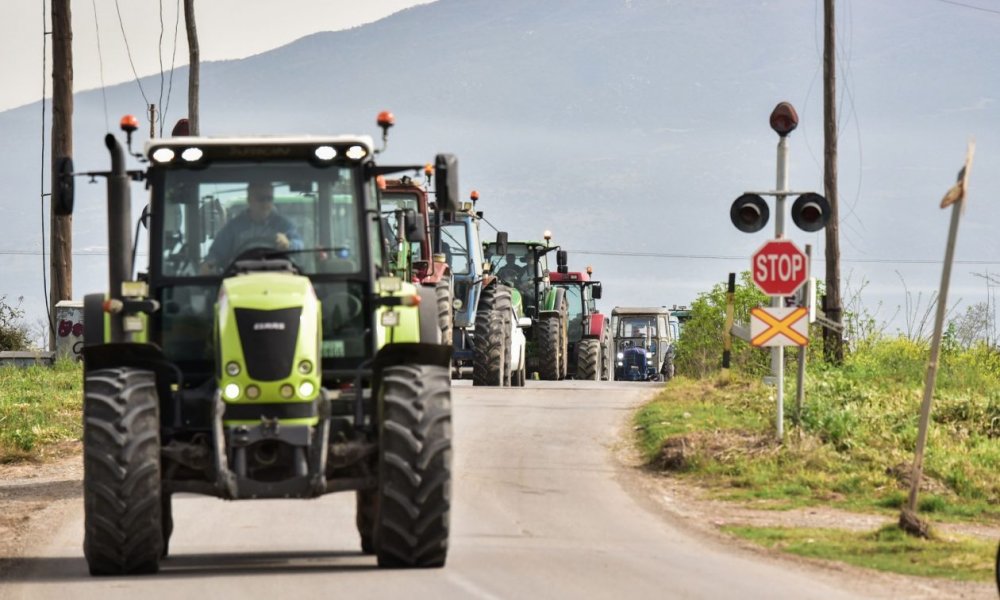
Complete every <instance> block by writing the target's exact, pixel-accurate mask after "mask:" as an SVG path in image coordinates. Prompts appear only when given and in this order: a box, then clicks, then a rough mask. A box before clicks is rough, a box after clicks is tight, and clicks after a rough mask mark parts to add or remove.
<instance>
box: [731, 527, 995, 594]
mask: <svg viewBox="0 0 1000 600" xmlns="http://www.w3.org/2000/svg"><path fill="white" fill-rule="evenodd" d="M723 530H724V531H727V532H729V533H732V534H734V535H736V536H739V537H741V538H744V539H746V540H750V541H752V542H755V543H757V544H760V545H762V546H766V547H768V548H773V549H779V550H781V551H783V552H788V553H790V554H796V555H798V556H805V557H808V558H819V559H825V560H836V561H840V562H845V563H848V564H852V565H856V566H859V567H865V568H870V569H877V570H879V571H889V572H893V573H902V574H905V575H921V576H930V577H940V578H946V579H954V580H958V581H992V579H993V553H994V551H995V548H996V546H995V543H994V542H988V541H986V540H980V539H972V538H966V537H956V538H950V539H941V538H935V539H931V540H924V539H919V538H914V537H911V536H908V535H906V534H905V533H903V532H902V531H901V530H900V529H899V528H898V527H896V526H887V527H883V528H881V529H879V530H877V531H874V532H849V531H843V530H839V529H801V528H784V527H742V526H727V527H723Z"/></svg>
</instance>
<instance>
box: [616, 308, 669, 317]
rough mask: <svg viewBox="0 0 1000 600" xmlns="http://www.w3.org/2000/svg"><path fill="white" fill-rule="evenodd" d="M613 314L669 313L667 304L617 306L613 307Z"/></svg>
mask: <svg viewBox="0 0 1000 600" xmlns="http://www.w3.org/2000/svg"><path fill="white" fill-rule="evenodd" d="M611 314H612V315H669V314H670V309H669V308H667V307H666V306H616V307H614V308H613V309H611Z"/></svg>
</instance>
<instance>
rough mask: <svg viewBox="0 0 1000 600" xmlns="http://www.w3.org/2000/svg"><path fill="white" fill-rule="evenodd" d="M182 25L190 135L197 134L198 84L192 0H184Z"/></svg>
mask: <svg viewBox="0 0 1000 600" xmlns="http://www.w3.org/2000/svg"><path fill="white" fill-rule="evenodd" d="M184 25H185V27H186V29H187V39H188V57H189V63H188V127H190V133H191V135H198V133H199V131H200V129H199V125H198V86H199V85H200V83H199V80H198V78H199V76H200V73H199V71H200V67H199V60H200V58H199V49H198V27H197V26H196V25H195V21H194V0H184Z"/></svg>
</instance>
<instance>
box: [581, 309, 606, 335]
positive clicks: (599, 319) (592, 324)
mask: <svg viewBox="0 0 1000 600" xmlns="http://www.w3.org/2000/svg"><path fill="white" fill-rule="evenodd" d="M607 328H608V318H607V317H606V316H604V315H602V314H601V313H594V314H592V315H590V319H589V322H588V323H587V331H586V332H585V333H584V336H583V337H588V338H597V339H600V338H601V336H603V335H604V331H605V330H606V329H607Z"/></svg>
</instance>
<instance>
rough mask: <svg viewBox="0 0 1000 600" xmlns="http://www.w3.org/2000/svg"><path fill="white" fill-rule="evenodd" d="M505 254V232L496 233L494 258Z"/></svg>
mask: <svg viewBox="0 0 1000 600" xmlns="http://www.w3.org/2000/svg"><path fill="white" fill-rule="evenodd" d="M506 254H507V232H506V231H498V232H497V245H496V253H495V254H494V256H504V255H506Z"/></svg>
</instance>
